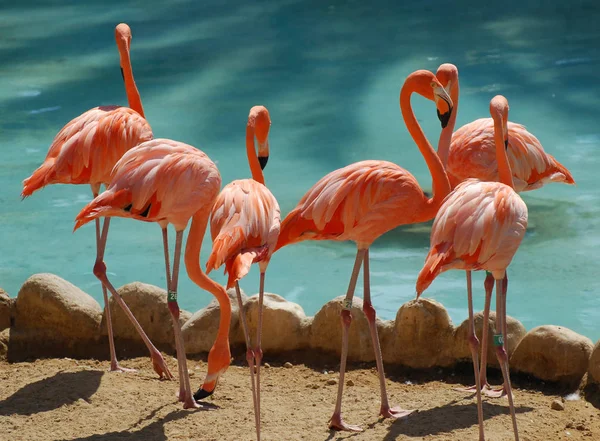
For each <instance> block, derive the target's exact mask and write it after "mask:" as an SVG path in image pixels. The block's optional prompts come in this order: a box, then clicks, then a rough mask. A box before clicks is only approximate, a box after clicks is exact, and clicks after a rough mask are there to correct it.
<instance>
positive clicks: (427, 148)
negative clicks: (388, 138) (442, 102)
mask: <svg viewBox="0 0 600 441" xmlns="http://www.w3.org/2000/svg"><path fill="white" fill-rule="evenodd" d="M419 81H422V79H420V78H418V77H416V76H415V75H414V74H411V75H409V76H408V78H407V79H406V81H405V82H404V85H403V86H402V90H401V91H400V110H401V111H402V117H403V118H404V123H405V124H406V127H407V129H408V132H409V133H410V136H412V138H413V140H414V141H415V142H416V144H417V146H418V147H419V150H420V151H421V154H422V155H423V158H424V159H425V162H426V163H427V167H428V168H429V172H430V173H431V177H432V180H433V197H432V198H431V199H429V200H428V201H427V202H428V203H427V207H426V208H425V209H424V210H423V211H422V214H421V217H422V218H423V219H424V220H429V219H432V218H433V217H434V216H435V214H436V213H437V211H438V209H439V208H440V206H441V205H442V202H443V201H444V198H445V197H446V196H447V195H448V193H450V181H448V176H447V175H446V171H445V169H444V166H443V165H442V161H441V160H440V158H439V156H438V155H437V153H436V152H435V150H434V149H433V147H432V146H431V144H430V143H429V141H428V140H427V138H426V137H425V134H424V133H423V129H422V128H421V126H420V125H419V123H418V122H417V119H416V117H415V114H414V112H413V110H412V106H411V104H410V97H411V95H412V94H413V92H416V91H417V90H421V89H422V87H421V85H420V84H419Z"/></svg>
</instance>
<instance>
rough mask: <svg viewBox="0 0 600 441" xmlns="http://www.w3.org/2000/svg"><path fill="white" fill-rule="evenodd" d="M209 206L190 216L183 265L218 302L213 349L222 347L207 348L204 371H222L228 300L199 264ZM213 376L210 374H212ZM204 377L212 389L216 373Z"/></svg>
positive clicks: (225, 358)
mask: <svg viewBox="0 0 600 441" xmlns="http://www.w3.org/2000/svg"><path fill="white" fill-rule="evenodd" d="M210 209H211V207H210V206H208V207H204V208H202V209H200V210H199V211H198V212H197V213H196V214H195V215H194V216H193V218H192V225H191V227H190V232H189V235H188V240H187V243H186V246H185V257H184V259H185V268H186V270H187V273H188V276H189V277H190V279H191V280H192V281H193V282H194V283H195V284H196V285H198V286H199V287H200V288H202V289H205V290H206V291H208V292H210V293H211V294H212V295H214V296H215V298H216V299H217V301H218V302H219V307H220V310H221V318H220V320H219V329H218V331H217V337H216V339H215V343H214V344H213V349H215V348H219V349H221V348H224V350H222V351H221V350H219V351H214V354H215V356H214V357H213V356H211V355H212V353H213V349H211V355H209V359H208V373H209V374H211V373H213V372H218V373H221V372H224V371H225V370H226V369H227V368H228V367H229V363H230V353H229V325H230V323H231V300H230V299H229V296H228V295H227V292H226V291H225V288H223V286H221V285H220V284H218V283H217V282H215V281H214V280H212V279H211V278H209V277H208V276H207V275H206V274H205V273H204V272H203V271H202V268H201V267H200V251H201V249H202V239H203V237H204V233H205V231H206V226H207V224H208V217H209V215H210ZM212 377H214V375H213V376H212ZM212 377H211V378H208V376H207V379H206V381H205V383H211V385H212V389H211V390H210V392H212V390H213V389H214V386H215V385H216V382H217V379H218V375H217V377H215V378H212Z"/></svg>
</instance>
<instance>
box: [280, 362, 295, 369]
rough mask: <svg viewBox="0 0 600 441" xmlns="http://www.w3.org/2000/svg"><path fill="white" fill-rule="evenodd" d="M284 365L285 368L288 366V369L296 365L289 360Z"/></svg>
mask: <svg viewBox="0 0 600 441" xmlns="http://www.w3.org/2000/svg"><path fill="white" fill-rule="evenodd" d="M283 367H284V368H288V369H289V368H291V367H294V365H293V364H292V363H290V362H289V361H286V362H285V363H284V364H283Z"/></svg>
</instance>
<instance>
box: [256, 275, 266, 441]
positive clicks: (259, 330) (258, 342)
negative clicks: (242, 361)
mask: <svg viewBox="0 0 600 441" xmlns="http://www.w3.org/2000/svg"><path fill="white" fill-rule="evenodd" d="M264 295H265V273H264V272H262V271H261V273H260V285H259V290H258V324H257V329H256V347H255V348H254V361H255V366H256V408H257V410H256V415H257V421H258V426H257V428H256V433H257V435H258V439H259V440H260V365H261V363H262V358H263V351H262V348H261V338H262V318H263V299H264Z"/></svg>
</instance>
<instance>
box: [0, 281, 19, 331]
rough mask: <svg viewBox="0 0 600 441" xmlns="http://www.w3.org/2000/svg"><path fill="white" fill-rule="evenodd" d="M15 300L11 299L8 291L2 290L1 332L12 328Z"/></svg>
mask: <svg viewBox="0 0 600 441" xmlns="http://www.w3.org/2000/svg"><path fill="white" fill-rule="evenodd" d="M14 304H15V299H11V298H10V296H9V295H8V293H7V292H6V291H4V290H3V289H2V288H0V331H2V330H4V329H6V328H10V326H11V323H12V321H13V318H14Z"/></svg>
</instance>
